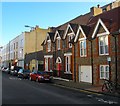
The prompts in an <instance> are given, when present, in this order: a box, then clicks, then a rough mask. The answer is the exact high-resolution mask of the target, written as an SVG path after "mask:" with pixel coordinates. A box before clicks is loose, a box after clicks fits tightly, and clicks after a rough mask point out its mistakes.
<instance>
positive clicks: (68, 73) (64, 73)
mask: <svg viewBox="0 0 120 106" xmlns="http://www.w3.org/2000/svg"><path fill="white" fill-rule="evenodd" d="M64 74H72V73H71V72H64Z"/></svg>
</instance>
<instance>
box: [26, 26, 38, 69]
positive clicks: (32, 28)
mask: <svg viewBox="0 0 120 106" xmlns="http://www.w3.org/2000/svg"><path fill="white" fill-rule="evenodd" d="M25 27H28V28H31V30H32V31H33V30H34V29H35V27H32V26H29V25H25ZM35 68H37V30H36V31H35Z"/></svg>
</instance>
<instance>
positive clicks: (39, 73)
mask: <svg viewBox="0 0 120 106" xmlns="http://www.w3.org/2000/svg"><path fill="white" fill-rule="evenodd" d="M37 73H38V74H41V75H43V74H47V73H46V72H44V71H43V72H40V71H38V72H37Z"/></svg>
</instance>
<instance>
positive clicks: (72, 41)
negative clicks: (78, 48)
mask: <svg viewBox="0 0 120 106" xmlns="http://www.w3.org/2000/svg"><path fill="white" fill-rule="evenodd" d="M69 43H71V44H72V45H73V46H74V82H76V57H75V53H76V52H75V42H74V38H73V39H72V40H71V41H69Z"/></svg>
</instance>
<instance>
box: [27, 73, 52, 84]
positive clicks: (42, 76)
mask: <svg viewBox="0 0 120 106" xmlns="http://www.w3.org/2000/svg"><path fill="white" fill-rule="evenodd" d="M29 79H30V80H31V81H32V80H34V81H37V82H41V81H49V82H51V81H52V80H53V77H52V76H50V75H49V74H48V73H47V72H40V71H37V72H36V71H34V72H32V73H30V78H29Z"/></svg>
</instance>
